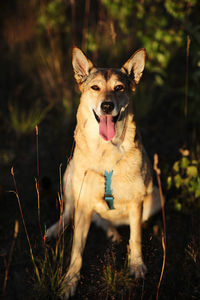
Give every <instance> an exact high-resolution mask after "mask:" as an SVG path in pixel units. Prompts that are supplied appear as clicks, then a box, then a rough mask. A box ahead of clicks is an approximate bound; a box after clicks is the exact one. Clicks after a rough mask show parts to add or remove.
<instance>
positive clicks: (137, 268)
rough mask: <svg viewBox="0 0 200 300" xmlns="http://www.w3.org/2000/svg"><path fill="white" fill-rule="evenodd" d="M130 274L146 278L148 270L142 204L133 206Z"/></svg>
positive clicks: (138, 203) (131, 212)
mask: <svg viewBox="0 0 200 300" xmlns="http://www.w3.org/2000/svg"><path fill="white" fill-rule="evenodd" d="M129 218H130V241H129V245H130V274H131V275H133V274H134V275H135V277H136V278H144V276H145V274H146V272H147V268H146V266H145V264H144V263H143V259H142V241H141V239H142V232H141V231H142V203H141V202H137V203H134V204H132V205H131V208H130V213H129Z"/></svg>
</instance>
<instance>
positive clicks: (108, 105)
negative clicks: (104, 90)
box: [101, 101, 115, 114]
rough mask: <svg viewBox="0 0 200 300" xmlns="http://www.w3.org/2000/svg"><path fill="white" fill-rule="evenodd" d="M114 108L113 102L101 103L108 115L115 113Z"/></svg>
mask: <svg viewBox="0 0 200 300" xmlns="http://www.w3.org/2000/svg"><path fill="white" fill-rule="evenodd" d="M114 107H115V106H114V103H113V102H111V101H104V102H102V103H101V109H102V111H103V112H104V113H106V114H110V113H111V112H112V111H113V109H114Z"/></svg>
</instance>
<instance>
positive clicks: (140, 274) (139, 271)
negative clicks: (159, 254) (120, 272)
mask: <svg viewBox="0 0 200 300" xmlns="http://www.w3.org/2000/svg"><path fill="white" fill-rule="evenodd" d="M146 273H147V267H146V266H145V264H144V263H143V262H141V263H139V264H131V266H130V275H135V278H136V279H139V278H145V275H146Z"/></svg>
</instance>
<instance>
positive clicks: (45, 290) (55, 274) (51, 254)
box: [33, 240, 64, 300]
mask: <svg viewBox="0 0 200 300" xmlns="http://www.w3.org/2000/svg"><path fill="white" fill-rule="evenodd" d="M63 254H64V247H63V244H62V243H61V242H60V240H58V241H57V242H56V246H55V249H53V248H52V247H47V245H44V256H43V257H41V258H38V259H37V266H38V270H39V277H38V276H34V277H33V286H34V290H35V294H36V296H37V297H38V298H37V299H40V300H56V299H59V298H60V297H61V296H62V282H63V279H64V275H63V267H64V265H63ZM38 278H39V279H38Z"/></svg>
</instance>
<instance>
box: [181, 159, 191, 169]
mask: <svg viewBox="0 0 200 300" xmlns="http://www.w3.org/2000/svg"><path fill="white" fill-rule="evenodd" d="M189 163H190V161H189V159H188V158H187V157H183V158H182V159H181V168H183V169H186V168H187V167H188V165H189Z"/></svg>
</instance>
